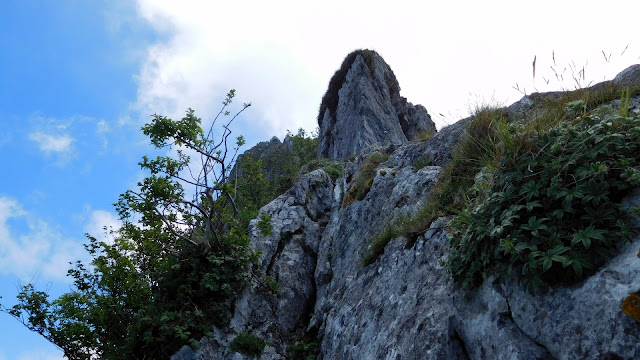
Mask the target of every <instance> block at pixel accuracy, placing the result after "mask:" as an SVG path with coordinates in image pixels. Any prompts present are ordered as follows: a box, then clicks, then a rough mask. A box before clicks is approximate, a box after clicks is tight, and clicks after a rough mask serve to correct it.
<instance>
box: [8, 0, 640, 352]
mask: <svg viewBox="0 0 640 360" xmlns="http://www.w3.org/2000/svg"><path fill="white" fill-rule="evenodd" d="M520 4H525V3H524V2H516V1H489V0H487V1H456V2H453V1H451V2H444V1H438V2H418V1H400V0H398V1H395V2H390V1H385V2H378V1H374V0H369V1H349V2H347V1H344V0H343V1H322V2H313V3H312V2H302V1H289V2H287V1H277V0H274V1H268V2H266V1H243V2H238V1H226V2H219V1H215V2H214V1H209V2H205V1H190V0H181V1H179V2H178V1H170V0H164V1H163V0H137V1H134V0H131V1H124V0H109V1H108V0H92V1H87V0H38V1H36V0H0V164H2V165H3V166H2V169H3V171H2V172H3V174H4V176H0V296H2V297H3V299H2V300H0V302H1V303H2V304H3V305H5V306H11V305H13V304H14V303H15V296H16V294H17V292H18V290H17V289H18V286H19V285H20V284H26V283H29V282H34V283H35V284H36V287H37V288H38V289H46V290H48V291H50V292H51V293H52V294H53V295H54V296H56V295H59V294H61V293H63V292H65V291H69V289H70V281H69V279H67V278H66V276H65V275H66V271H67V270H68V268H69V264H68V263H69V262H70V261H75V260H83V261H86V260H87V256H86V254H85V252H84V250H83V247H82V244H83V243H84V242H85V233H89V234H91V235H93V236H96V237H101V236H104V235H103V234H104V232H103V230H102V229H103V227H105V226H107V227H109V226H111V227H115V228H117V226H118V218H117V216H116V214H115V212H114V208H113V206H112V204H113V203H114V202H116V201H117V199H118V196H119V194H121V193H123V192H125V191H126V190H127V189H130V188H134V187H135V184H136V183H137V182H138V181H139V180H141V179H142V178H143V177H144V176H145V173H144V172H142V171H141V170H140V168H139V166H138V165H137V163H138V161H140V159H141V157H142V156H143V155H145V154H155V153H157V151H155V150H154V149H153V148H152V147H151V146H150V143H149V140H148V139H146V138H145V137H144V135H143V134H142V133H141V132H140V127H141V126H142V125H144V124H145V122H147V121H149V119H150V115H152V114H154V113H156V114H161V115H165V116H168V117H171V118H174V119H177V118H180V117H182V116H183V115H184V113H185V111H186V109H187V108H193V109H195V111H196V115H198V116H199V117H201V118H202V119H203V122H204V124H205V126H208V125H209V124H210V123H211V120H212V118H213V117H214V116H215V114H216V113H217V112H218V110H219V109H220V106H221V102H222V100H223V99H224V96H225V94H226V93H227V92H228V90H230V89H236V91H237V97H236V101H235V103H234V105H235V106H236V108H235V109H238V108H239V106H240V105H241V104H242V103H245V102H247V103H248V102H251V103H252V106H251V107H250V108H249V109H248V110H247V111H246V112H244V113H243V116H241V117H240V118H239V119H238V120H237V122H236V123H235V124H234V128H233V129H232V130H233V134H234V136H235V135H244V136H245V138H246V139H247V145H246V146H245V149H246V148H249V147H250V146H252V145H254V144H255V143H257V142H258V141H266V140H269V139H270V138H271V137H272V136H274V135H275V136H278V137H279V138H280V139H282V138H283V137H284V135H285V134H286V131H287V130H292V131H295V130H297V129H298V128H301V127H302V128H305V129H307V130H308V131H313V130H314V129H315V128H316V126H317V122H316V115H317V111H318V107H319V105H320V100H321V98H322V95H323V94H324V92H325V91H326V88H327V86H328V83H329V80H330V78H331V76H332V75H333V73H334V72H335V71H336V70H337V69H338V68H339V66H340V64H341V63H342V60H343V58H344V57H345V56H346V55H347V54H348V53H349V52H351V51H353V50H356V49H360V48H369V49H373V50H376V51H377V52H378V53H379V54H380V55H382V57H383V58H384V59H385V60H386V62H387V63H388V64H389V65H390V66H391V68H392V69H393V71H394V73H395V75H396V77H397V79H398V81H399V83H400V87H401V89H402V90H401V95H402V96H404V97H406V98H407V99H408V100H409V101H410V102H412V103H414V104H422V105H424V106H425V107H426V108H427V110H428V111H429V113H430V114H431V116H432V118H433V119H434V121H435V122H436V124H437V126H438V127H439V128H441V127H443V126H446V125H448V124H451V123H453V122H455V121H457V120H459V119H461V118H463V117H466V116H467V115H468V114H469V113H470V111H472V110H473V109H474V108H475V107H477V106H481V105H483V104H501V105H508V104H510V103H512V102H515V101H517V100H518V99H519V98H521V97H522V96H523V95H524V94H529V93H532V92H535V91H551V90H563V89H574V88H576V86H585V85H588V84H591V83H597V82H600V81H603V80H605V79H612V78H613V77H614V76H615V74H617V73H618V72H620V71H622V70H623V69H625V68H626V67H628V66H629V65H631V64H635V63H640V43H639V42H638V41H637V36H634V35H635V33H636V31H635V29H634V28H633V27H634V26H635V22H636V21H635V20H634V18H633V16H635V15H632V14H638V13H640V11H639V10H640V2H638V1H610V2H608V3H607V4H606V5H604V4H603V3H602V2H595V1H593V2H591V1H562V2H561V1H546V0H541V1H535V2H526V5H520ZM632 30H633V31H632ZM634 41H635V42H634ZM534 58H535V61H536V75H535V78H534V76H533V66H532V63H533V61H534ZM554 61H555V63H554ZM583 69H584V72H581V71H582V70H583ZM556 73H557V74H559V75H562V78H556V76H555V74H556ZM582 74H584V78H583V77H582ZM574 77H575V78H576V79H578V78H579V81H577V82H576V81H575V79H574ZM547 80H548V84H547ZM232 109H234V108H233V107H232ZM62 358H63V357H62V352H61V351H59V350H58V349H56V348H55V347H54V346H53V345H51V344H49V343H48V342H46V341H45V340H43V339H42V338H40V337H39V336H38V335H36V334H33V333H30V332H29V331H28V330H26V329H24V327H23V326H22V325H21V324H20V323H18V322H17V321H15V320H14V319H12V318H11V317H9V316H8V315H6V314H0V360H9V359H21V360H27V359H62Z"/></svg>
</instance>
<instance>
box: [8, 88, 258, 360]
mask: <svg viewBox="0 0 640 360" xmlns="http://www.w3.org/2000/svg"><path fill="white" fill-rule="evenodd" d="M234 96H235V91H234V90H231V91H230V92H229V94H228V95H227V97H226V99H225V101H224V102H223V107H222V109H221V110H220V112H219V113H218V115H217V116H216V117H215V119H214V121H213V124H212V125H211V128H210V129H209V130H208V131H207V132H206V133H205V132H204V131H203V130H202V128H201V120H200V119H199V118H197V117H196V116H195V114H194V111H193V110H192V109H189V110H188V111H187V113H186V116H185V117H184V118H182V119H181V120H179V121H174V120H171V119H168V118H166V117H164V116H160V115H153V119H152V121H151V122H150V123H149V124H147V125H145V126H144V127H143V128H142V131H143V133H144V134H145V135H147V136H149V138H150V139H151V142H152V144H153V145H155V146H156V148H159V149H163V148H174V149H175V152H176V154H177V156H176V157H171V156H158V157H156V158H155V159H150V158H148V157H146V156H145V157H143V160H142V161H141V162H140V166H141V167H142V168H143V169H146V170H149V171H150V176H148V177H147V178H145V179H144V180H143V181H141V182H140V183H138V189H137V190H128V191H127V192H125V193H124V194H122V195H121V196H120V199H119V201H118V202H117V203H116V204H115V207H116V210H117V212H118V214H119V216H120V219H121V220H122V222H123V225H122V227H121V228H120V229H118V230H115V231H111V232H110V234H111V237H112V239H113V242H112V243H106V242H103V241H98V240H97V239H96V238H94V237H91V236H90V235H87V237H88V239H89V242H88V244H86V245H85V248H86V250H87V251H88V252H89V254H90V256H91V257H92V261H91V264H90V266H86V265H84V264H83V263H81V262H80V261H78V262H77V263H76V264H75V267H74V268H73V269H71V270H69V276H71V277H72V278H73V279H74V284H73V288H72V291H71V292H69V293H66V294H64V295H62V296H60V297H59V298H58V299H56V300H53V301H50V300H49V295H48V294H47V293H45V292H43V291H37V290H36V289H35V288H34V286H33V285H32V284H28V285H26V286H24V287H23V288H22V291H21V292H20V293H19V295H18V304H17V305H15V306H13V307H11V308H5V307H0V309H2V310H3V311H5V312H7V313H9V314H10V315H12V316H13V317H15V318H16V319H18V320H19V321H20V322H22V323H23V324H24V325H25V326H26V327H27V328H29V329H30V330H32V331H35V332H37V333H38V334H40V335H42V336H43V337H44V338H45V339H47V340H49V341H50V342H52V343H53V344H55V345H56V346H58V347H59V348H60V349H62V350H63V351H64V354H65V356H66V357H67V358H69V359H90V358H96V357H97V358H101V359H122V358H123V356H124V357H126V358H130V359H159V358H166V357H167V356H168V355H170V354H172V353H174V352H175V351H177V350H178V349H179V348H180V347H181V346H182V345H184V344H185V343H188V344H191V345H193V346H197V341H198V340H199V339H200V338H201V337H202V336H205V335H211V334H210V331H211V323H214V324H217V325H221V324H223V323H224V322H225V321H226V319H227V318H228V315H229V309H230V301H231V300H232V299H233V297H234V296H235V295H236V293H237V290H238V289H239V287H240V286H242V285H243V284H244V281H246V279H247V269H248V265H249V263H250V262H251V261H254V260H255V254H251V253H250V252H249V250H248V240H247V235H246V228H243V227H242V226H240V225H239V222H238V221H237V220H236V218H235V217H236V215H237V214H238V213H239V209H238V207H237V205H236V202H235V198H234V196H235V195H234V192H233V191H232V186H231V185H230V183H229V182H228V181H227V180H228V179H227V177H228V175H229V172H230V170H231V168H232V165H233V163H234V161H235V158H236V154H237V150H238V148H239V147H240V146H241V145H243V144H244V139H243V138H242V137H238V138H237V142H236V147H235V148H233V149H232V148H231V147H230V144H229V137H230V135H231V130H230V128H229V126H230V125H231V123H232V122H233V121H234V120H235V119H236V118H237V116H238V115H239V114H240V113H242V112H243V111H244V110H245V109H246V108H247V107H249V106H250V104H244V105H243V106H242V108H241V109H240V110H239V111H238V112H237V113H235V115H233V116H231V117H230V119H229V120H228V121H227V122H226V123H224V124H223V125H222V129H223V131H222V134H221V135H220V137H219V138H217V139H215V140H214V138H213V137H214V131H213V130H214V125H215V124H216V123H217V122H218V121H219V120H220V119H222V118H223V117H226V116H229V115H230V112H229V111H227V107H228V106H229V105H230V104H231V102H232V99H233V97H234ZM192 157H196V158H199V160H200V162H198V163H197V165H196V166H194V165H193V163H192V162H191V158H192ZM105 231H106V229H105ZM125 354H126V355H125Z"/></svg>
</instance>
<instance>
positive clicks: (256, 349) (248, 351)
mask: <svg viewBox="0 0 640 360" xmlns="http://www.w3.org/2000/svg"><path fill="white" fill-rule="evenodd" d="M265 346H267V342H266V341H264V340H262V339H261V338H259V337H257V336H255V335H253V334H247V333H241V334H239V335H238V336H236V337H235V339H233V341H232V342H231V350H233V351H235V352H239V353H241V354H244V355H247V356H251V357H260V356H261V355H262V352H263V351H264V347H265Z"/></svg>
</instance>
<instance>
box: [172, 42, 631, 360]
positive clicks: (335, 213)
mask: <svg viewBox="0 0 640 360" xmlns="http://www.w3.org/2000/svg"><path fill="white" fill-rule="evenodd" d="M638 69H640V66H638V65H636V66H634V67H632V68H629V69H627V70H625V71H623V72H622V73H621V74H620V75H619V76H618V77H616V79H615V80H614V81H611V82H607V83H604V84H598V85H596V87H606V86H609V85H611V86H619V85H620V84H622V85H624V86H626V87H627V88H628V87H629V86H633V84H638V83H639V81H640V74H639V73H638ZM587 90H588V89H587ZM580 94H581V93H580V92H576V93H574V94H573V95H575V96H578V95H580ZM573 95H572V96H573ZM561 96H564V95H562V94H557V93H553V94H547V95H545V94H532V95H528V96H526V97H525V98H523V99H522V100H521V101H519V102H518V103H516V104H514V105H512V106H510V107H508V108H505V109H502V111H504V114H505V117H506V118H507V119H512V120H513V121H520V122H526V121H527V119H529V118H532V117H533V116H534V113H536V112H538V111H540V108H541V106H543V103H544V102H545V101H548V99H550V98H554V99H557V98H559V97H561ZM616 96H617V99H613V100H612V99H608V100H606V101H605V100H603V101H602V104H601V105H602V106H603V107H604V110H598V109H601V108H598V109H595V108H587V105H584V107H580V106H582V105H581V104H582V103H580V102H578V103H576V102H575V101H574V102H571V103H569V105H571V106H573V107H574V108H576V107H577V108H579V113H580V114H581V116H591V114H592V113H593V114H595V113H596V112H597V111H602V112H606V111H613V112H614V113H618V112H619V113H622V112H624V111H626V113H628V114H632V115H633V114H635V115H634V116H638V114H639V113H640V97H638V96H631V97H630V98H629V99H628V100H625V99H624V97H622V99H621V98H620V97H619V96H618V95H616ZM592 98H593V97H592ZM624 104H626V106H624ZM607 109H608V110H607ZM616 116H618V115H616ZM473 121H474V119H473V118H469V119H464V120H462V121H460V122H458V123H456V124H454V125H451V126H449V127H447V128H444V129H442V130H441V131H439V132H437V133H436V134H435V135H433V136H432V137H430V138H429V139H427V140H424V141H411V140H414V139H416V138H417V136H418V134H419V133H421V132H425V131H428V132H435V127H434V124H433V122H432V121H431V119H430V117H429V114H428V113H427V111H426V109H424V107H422V106H419V105H418V106H413V105H412V104H411V103H408V102H407V101H406V99H404V98H402V97H400V95H399V86H398V83H397V81H396V79H395V77H394V75H393V72H392V71H391V68H390V67H389V66H388V65H387V64H386V63H385V62H384V60H383V59H382V58H381V57H380V56H379V55H378V54H377V53H375V52H373V51H368V50H362V51H356V52H354V53H352V54H350V55H349V56H348V57H347V59H345V61H344V63H343V64H342V67H341V68H340V70H339V71H338V72H337V73H336V75H335V76H334V77H333V79H332V80H331V83H330V86H329V90H328V91H327V94H326V95H325V97H324V98H323V101H322V105H321V107H320V115H319V117H318V122H319V125H320V134H319V148H318V155H319V156H322V157H328V158H332V159H346V158H349V157H351V159H349V161H348V162H345V167H344V171H343V173H342V175H341V176H340V177H337V179H335V180H334V178H335V177H334V178H332V177H330V176H329V175H328V174H327V173H326V172H325V171H324V170H322V169H317V170H314V171H312V172H310V173H307V174H304V175H302V176H301V177H300V178H299V180H298V181H297V182H296V183H295V185H294V186H293V187H292V188H291V189H289V190H288V191H286V192H285V193H284V194H282V195H280V196H279V197H277V198H276V199H275V200H273V201H272V202H270V203H269V204H268V205H266V206H264V207H263V208H262V209H261V210H260V212H259V214H258V218H257V219H255V220H253V221H252V222H251V225H250V239H251V243H252V246H253V248H254V249H255V250H259V251H260V252H261V257H260V260H259V263H258V264H256V268H255V269H254V270H255V272H256V273H259V274H262V275H263V276H262V277H261V278H259V279H256V280H255V281H253V282H252V284H251V285H250V286H248V287H247V288H246V289H245V290H244V292H243V293H242V295H241V296H240V297H239V299H237V300H236V302H235V305H234V312H233V317H232V319H231V321H230V322H229V326H228V327H226V328H214V335H213V336H212V337H207V338H203V339H202V341H201V342H200V347H199V348H198V349H192V348H189V347H186V346H185V347H183V348H182V349H181V350H180V351H179V352H178V353H177V354H175V355H174V356H172V359H173V360H187V359H201V360H204V359H237V360H239V359H251V358H258V359H262V360H275V359H327V360H333V359H345V360H346V359H389V360H414V359H415V360H418V359H433V360H437V359H459V360H471V359H473V360H480V359H522V360H529V359H530V360H534V359H567V360H568V359H591V360H602V359H638V358H640V323H639V322H638V321H640V318H638V319H634V318H633V317H632V316H629V315H628V314H626V313H625V312H623V311H622V304H623V301H624V300H625V298H627V297H628V296H629V295H630V294H633V293H634V292H637V291H639V290H640V260H639V259H638V249H639V248H640V245H639V242H638V239H639V238H640V237H639V236H637V235H634V237H633V240H632V241H631V242H627V243H624V244H623V245H621V246H619V247H618V248H617V250H616V252H615V254H612V256H611V257H610V258H609V260H608V261H607V262H606V263H604V264H603V265H602V266H600V268H599V269H597V270H594V271H593V273H591V274H590V275H589V276H588V277H586V278H584V279H581V280H580V281H574V282H570V283H559V284H558V283H556V284H553V285H550V286H546V287H540V288H538V289H536V290H534V291H527V290H525V289H524V288H523V286H522V285H521V284H520V282H519V281H517V279H516V278H511V279H506V280H504V279H502V280H501V279H499V278H498V277H497V276H496V275H494V274H488V275H487V276H486V277H484V278H483V279H482V281H481V282H480V283H479V285H478V286H476V287H472V288H468V289H463V288H462V286H461V285H460V283H459V282H456V281H454V279H452V276H451V274H450V273H449V272H448V271H447V269H446V266H445V261H444V260H445V259H446V258H447V257H448V255H449V254H450V252H451V251H452V250H451V247H450V237H451V236H452V235H451V234H452V233H451V220H452V216H444V217H439V218H436V219H434V221H432V222H431V223H430V224H427V225H426V226H424V227H423V228H422V230H421V231H414V232H411V233H393V234H391V235H390V236H389V239H388V241H387V242H386V243H383V245H382V248H381V250H380V252H379V253H378V254H377V257H374V258H373V259H371V260H369V261H363V258H365V257H366V256H367V254H368V253H370V252H371V251H372V240H373V239H375V238H377V237H379V235H380V234H381V233H383V232H385V231H387V230H388V229H389V228H390V224H398V223H403V222H406V219H408V218H411V217H412V216H414V215H415V214H418V213H419V212H420V211H421V209H423V208H424V207H425V205H427V203H428V201H429V199H430V197H429V196H430V194H431V193H432V192H433V191H435V190H434V189H435V188H437V187H438V186H439V185H438V182H439V181H441V180H442V179H443V177H446V176H451V173H450V172H447V171H446V167H447V165H448V164H450V163H451V162H452V161H451V160H452V158H454V157H455V153H456V151H458V150H456V149H457V146H458V144H460V143H461V139H462V138H464V137H465V136H466V135H468V132H469V131H471V130H469V129H471V128H470V124H472V123H473ZM278 144H280V143H279V142H278ZM425 159H426V160H425ZM479 175H482V174H479ZM478 178H479V179H480V178H482V176H478ZM622 203H624V204H627V205H625V206H636V207H638V206H640V193H639V192H638V191H635V192H630V193H629V194H627V195H626V196H625V199H623V200H622ZM634 204H635V205H634ZM532 206H535V205H532ZM265 215H269V217H268V218H270V219H271V220H270V221H271V225H272V228H271V230H270V231H268V232H265V231H263V229H262V228H261V227H260V226H258V225H259V222H260V220H259V219H264V218H265V217H264V216H265ZM549 221H550V220H549ZM636 224H637V223H636ZM594 236H596V237H597V235H594ZM518 271H519V269H518ZM273 283H276V284H277V285H274V284H273ZM637 306H640V304H638V305H637ZM638 314H640V312H638ZM240 338H242V339H244V341H245V343H250V342H251V341H254V342H256V341H258V340H259V343H260V344H262V345H261V346H259V348H260V349H261V350H259V352H258V354H256V353H249V352H243V351H242V346H240V345H238V344H239V340H238V339H240Z"/></svg>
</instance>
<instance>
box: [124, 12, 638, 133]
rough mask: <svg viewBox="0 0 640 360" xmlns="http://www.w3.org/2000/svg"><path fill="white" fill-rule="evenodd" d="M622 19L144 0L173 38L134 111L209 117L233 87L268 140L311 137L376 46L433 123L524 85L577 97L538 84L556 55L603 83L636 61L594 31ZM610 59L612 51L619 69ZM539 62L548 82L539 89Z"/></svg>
mask: <svg viewBox="0 0 640 360" xmlns="http://www.w3.org/2000/svg"><path fill="white" fill-rule="evenodd" d="M634 7H636V8H637V7H640V3H638V4H636V3H630V2H626V3H625V4H624V8H625V9H627V10H626V11H628V12H631V11H633V10H632V8H634ZM618 9H619V8H618V7H617V6H613V5H612V6H607V7H602V6H600V5H598V6H595V5H589V4H585V3H584V2H577V1H566V2H558V1H550V0H541V1H538V2H536V3H535V4H533V3H532V4H529V5H520V6H515V5H514V3H513V2H511V1H484V2H471V1H469V2H462V3H460V2H455V3H453V2H451V3H447V2H422V3H419V2H409V1H398V2H396V3H394V4H393V5H389V3H388V2H376V1H366V2H365V1H352V2H344V1H340V2H337V1H325V2H322V3H313V2H299V1H297V2H290V1H270V2H262V1H261V2H225V3H218V2H216V3H206V2H202V1H197V0H191V1H188V0H185V1H181V2H179V3H178V2H175V1H168V0H165V1H157V0H138V14H139V16H140V17H141V18H142V19H143V20H145V21H147V22H148V23H149V24H151V26H153V27H154V28H155V29H156V30H157V31H158V32H161V33H162V34H164V35H166V36H164V37H163V38H162V40H161V41H160V42H158V43H156V44H154V45H153V46H151V47H149V48H148V49H147V56H146V59H147V60H146V61H145V63H144V64H143V67H142V69H141V71H140V73H139V75H138V77H137V80H138V85H139V88H138V97H137V102H136V109H137V110H139V111H140V112H141V116H143V117H144V118H145V119H147V118H146V116H147V115H149V114H153V113H156V112H157V113H159V114H163V115H167V116H170V117H178V116H182V114H184V110H185V109H186V108H187V107H192V108H194V109H195V110H196V111H197V113H198V114H200V115H201V116H202V117H206V116H207V115H208V114H214V113H215V111H216V110H217V108H218V104H219V100H220V99H221V97H222V96H223V95H224V94H225V93H226V91H227V90H228V89H229V88H231V87H234V88H236V89H237V90H238V94H239V96H241V97H242V99H245V100H243V101H251V102H253V104H254V105H255V106H254V107H253V108H252V109H251V112H250V113H249V115H248V116H247V119H251V121H252V123H251V124H250V125H248V126H247V127H250V128H253V129H255V130H256V131H262V133H266V134H268V135H266V136H264V139H265V140H266V139H268V138H269V135H272V134H274V135H280V134H282V133H283V132H284V129H287V128H288V129H295V128H297V127H299V126H303V127H305V128H307V129H313V128H315V126H316V120H315V117H316V112H317V109H318V106H319V103H320V100H321V97H322V95H323V93H324V91H325V90H326V87H327V85H328V82H329V79H330V77H331V75H332V74H333V72H334V71H335V70H336V69H337V68H338V67H339V65H340V62H341V61H342V59H343V58H344V56H346V55H347V53H348V52H349V51H351V50H354V49H357V48H373V49H375V50H377V51H378V52H380V54H381V55H382V56H384V58H385V60H386V61H387V62H388V63H389V64H390V65H391V67H392V69H393V70H394V72H395V74H396V76H397V78H398V80H399V82H400V85H401V87H402V89H403V91H402V95H403V96H406V97H407V98H408V100H409V101H412V102H414V103H421V104H423V105H425V106H426V107H427V109H428V110H429V112H430V113H432V114H435V113H438V112H440V113H444V114H447V113H452V114H454V115H452V116H463V115H466V114H465V113H466V111H467V110H468V107H469V105H470V104H469V98H470V97H473V96H479V97H481V98H484V99H487V100H489V99H491V98H492V97H493V98H495V99H496V100H498V101H500V102H506V103H508V102H512V101H515V100H517V99H518V98H520V97H521V96H522V95H521V94H520V93H518V92H517V91H516V90H514V89H512V86H513V85H515V84H516V83H518V84H519V86H520V87H525V88H526V89H527V92H529V93H530V92H532V91H534V87H535V88H536V89H538V90H540V91H543V90H544V91H547V90H551V89H553V87H555V88H556V89H557V88H559V87H563V86H564V87H571V86H572V84H571V80H570V79H569V81H568V82H567V83H565V84H562V85H559V84H553V83H551V84H550V85H549V86H547V85H545V84H543V79H542V75H543V74H544V75H546V77H547V78H548V77H549V76H550V75H551V74H550V70H549V65H550V64H551V54H552V51H555V55H556V60H557V61H558V62H559V64H558V66H559V67H564V66H566V65H568V64H569V63H571V61H574V62H575V63H576V65H577V66H579V67H580V68H581V66H582V65H584V64H587V66H586V71H587V78H588V79H592V80H595V81H601V80H603V79H604V78H611V77H612V76H614V75H615V74H616V73H617V72H619V71H621V70H623V69H624V68H625V67H626V66H628V65H630V63H632V62H637V61H638V60H637V59H636V58H638V56H640V44H638V43H633V42H632V40H633V39H632V37H631V35H630V34H631V33H630V32H626V31H623V30H622V29H621V28H620V27H603V26H591V25H588V24H590V23H591V24H593V23H594V22H597V20H596V19H606V18H614V19H615V18H619V14H618V13H617V11H618ZM523 14H526V16H524V15H523ZM627 34H629V35H627ZM627 44H630V45H629V49H628V50H627V52H626V54H625V57H623V56H621V55H620V53H621V52H622V50H623V49H624V47H625V46H626V45H627ZM602 50H604V51H606V52H612V53H614V55H613V58H612V59H613V60H612V61H611V62H609V63H606V62H605V60H604V59H603V56H602V54H601V51H602ZM616 54H617V55H616ZM534 56H537V60H538V73H539V74H540V76H539V77H537V78H536V79H535V82H534V80H533V79H532V76H531V70H532V69H531V62H532V60H533V57H534ZM619 60H620V61H619ZM552 86H553V87H552ZM455 120H457V119H455Z"/></svg>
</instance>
